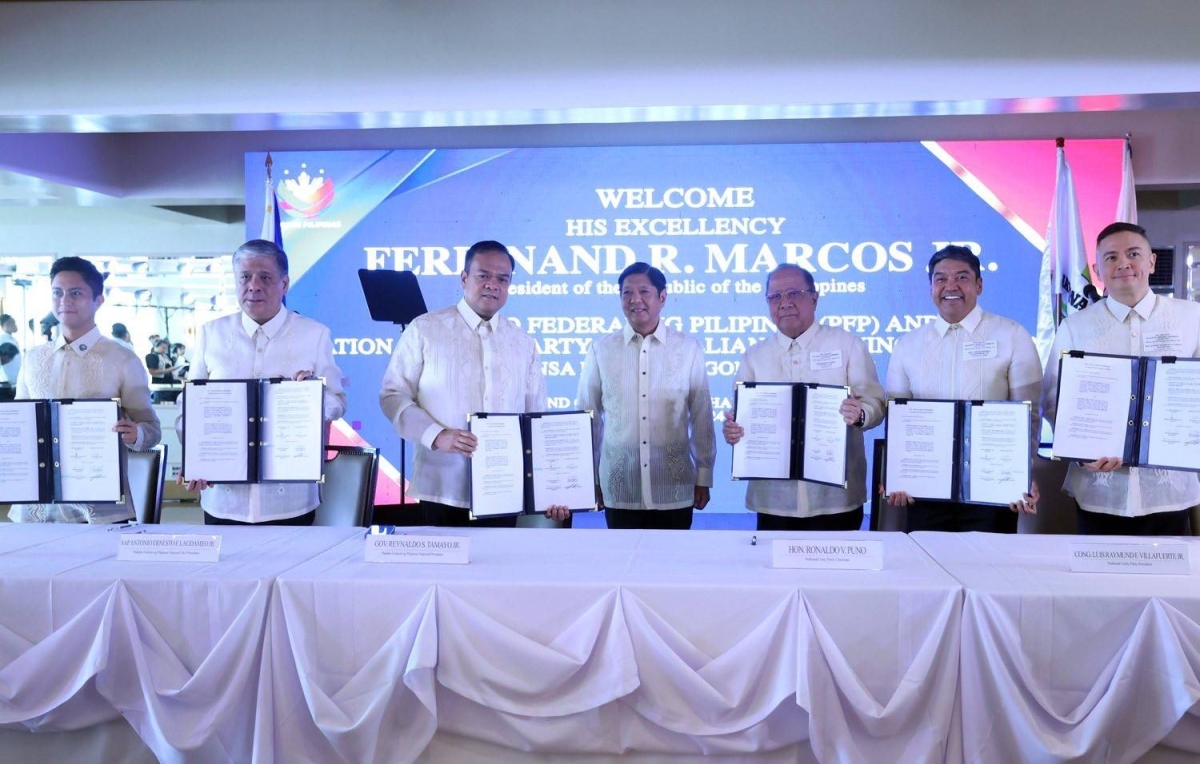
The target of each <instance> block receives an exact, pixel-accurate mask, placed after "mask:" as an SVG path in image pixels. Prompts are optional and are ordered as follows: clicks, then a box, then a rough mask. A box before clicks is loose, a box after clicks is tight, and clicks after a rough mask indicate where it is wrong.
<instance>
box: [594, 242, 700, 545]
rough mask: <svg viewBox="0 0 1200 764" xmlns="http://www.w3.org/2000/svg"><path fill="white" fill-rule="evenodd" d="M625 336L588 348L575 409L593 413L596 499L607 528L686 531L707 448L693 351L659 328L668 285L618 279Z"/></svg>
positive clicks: (654, 277) (640, 268)
mask: <svg viewBox="0 0 1200 764" xmlns="http://www.w3.org/2000/svg"><path fill="white" fill-rule="evenodd" d="M617 285H618V288H619V290H620V295H621V310H622V311H623V312H624V313H625V320H626V323H625V328H624V329H622V330H621V331H619V332H614V333H612V334H610V335H608V336H606V337H601V338H600V339H598V340H596V341H595V342H593V343H592V345H591V347H589V348H588V353H587V358H586V360H585V361H584V363H583V372H582V373H581V374H580V377H579V392H578V394H577V396H576V400H575V406H576V408H581V409H590V410H592V411H594V412H596V417H597V421H598V422H599V427H598V428H597V429H596V431H595V433H596V449H595V451H596V454H597V456H598V464H599V471H598V473H597V475H598V479H599V481H600V483H599V485H598V486H597V495H596V499H597V501H598V502H599V503H600V505H601V506H603V507H604V519H605V521H606V522H607V524H608V527H609V528H665V529H677V530H686V529H688V528H691V527H692V510H693V508H694V509H704V507H705V506H707V505H708V499H709V488H711V487H712V468H713V461H714V460H715V459H716V448H717V446H716V438H715V436H714V434H713V413H712V399H711V397H710V396H709V392H708V373H707V371H706V369H705V366H704V350H703V349H702V348H701V347H700V343H699V342H697V341H696V340H694V339H692V338H691V337H688V336H687V335H685V334H683V333H682V332H680V331H677V330H675V329H672V328H671V327H669V326H667V325H666V324H665V323H663V322H662V320H661V316H662V310H663V307H664V306H665V305H666V304H667V279H666V276H664V275H663V273H662V271H660V270H659V269H657V268H655V267H653V266H650V265H648V264H646V263H634V264H633V265H630V266H629V267H628V268H626V269H625V270H624V271H623V272H622V273H621V275H620V277H619V278H618V279H617Z"/></svg>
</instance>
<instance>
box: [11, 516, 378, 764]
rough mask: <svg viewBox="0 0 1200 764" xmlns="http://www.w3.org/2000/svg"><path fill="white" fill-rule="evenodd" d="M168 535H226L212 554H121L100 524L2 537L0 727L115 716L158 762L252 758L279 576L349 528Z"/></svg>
mask: <svg viewBox="0 0 1200 764" xmlns="http://www.w3.org/2000/svg"><path fill="white" fill-rule="evenodd" d="M170 531H172V532H176V533H209V534H219V535H221V536H222V537H223V538H222V549H221V561H220V563H217V564H198V563H155V562H139V563H118V562H117V561H116V552H117V545H118V539H119V537H120V534H121V533H122V531H110V530H108V528H106V527H95V526H93V527H89V526H79V525H28V526H25V525H20V526H17V525H14V526H13V527H10V528H6V529H5V530H4V531H3V532H0V724H4V725H9V726H10V727H14V726H15V727H20V728H25V729H28V730H31V731H39V732H41V731H55V730H78V729H82V728H85V727H88V726H91V725H94V724H98V723H101V722H106V721H109V720H112V719H115V718H117V717H118V716H123V717H124V718H125V719H126V720H127V721H128V722H129V724H130V725H131V726H132V727H133V729H134V730H135V731H136V732H137V733H138V735H139V736H140V737H141V738H142V740H143V741H145V743H146V745H147V746H148V747H149V748H150V749H151V750H152V751H153V752H154V753H155V755H156V756H157V757H158V758H159V760H160V761H202V762H209V761H214V762H217V761H220V762H224V761H229V762H235V761H236V762H244V761H247V760H249V757H250V751H251V742H252V732H253V715H254V706H255V700H256V696H257V681H258V677H259V673H260V672H259V663H260V658H261V643H262V637H263V627H264V625H265V621H266V610H267V604H268V602H269V599H270V589H271V586H272V583H273V581H274V577H275V575H277V574H278V573H280V572H282V571H284V570H286V569H288V568H290V567H292V566H294V565H295V564H297V563H298V562H300V561H302V560H306V559H309V558H311V557H312V556H314V555H316V554H318V553H319V552H321V551H323V550H325V549H328V548H329V547H331V546H333V545H334V544H336V543H338V542H339V541H341V540H343V539H344V538H346V537H347V536H348V535H350V534H352V533H354V530H353V529H345V528H343V529H332V528H331V529H256V528H231V527H222V528H214V527H209V528H205V527H203V526H198V527H187V526H177V527H171V528H170ZM123 532H126V533H128V532H130V531H123Z"/></svg>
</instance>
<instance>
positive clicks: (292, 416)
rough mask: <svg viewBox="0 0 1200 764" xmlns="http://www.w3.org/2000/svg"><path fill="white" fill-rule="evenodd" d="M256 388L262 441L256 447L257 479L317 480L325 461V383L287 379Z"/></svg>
mask: <svg viewBox="0 0 1200 764" xmlns="http://www.w3.org/2000/svg"><path fill="white" fill-rule="evenodd" d="M259 390H261V391H262V402H261V404H260V405H261V407H262V417H263V418H262V424H261V429H260V430H259V435H260V436H261V438H262V442H263V443H264V444H265V445H263V446H262V447H261V450H260V451H259V459H260V463H261V465H262V469H261V471H260V472H259V479H261V480H294V481H305V482H312V483H316V482H319V481H320V480H321V473H322V468H323V467H324V464H325V449H324V436H325V384H324V383H323V382H322V381H321V380H319V379H306V380H304V381H303V382H297V381H295V380H290V379H288V380H283V381H281V382H268V383H266V384H263V385H260V386H259Z"/></svg>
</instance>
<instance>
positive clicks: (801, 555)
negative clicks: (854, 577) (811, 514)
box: [771, 539, 883, 570]
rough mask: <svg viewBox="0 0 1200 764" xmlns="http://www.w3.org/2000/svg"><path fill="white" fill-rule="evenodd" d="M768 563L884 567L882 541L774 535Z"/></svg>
mask: <svg viewBox="0 0 1200 764" xmlns="http://www.w3.org/2000/svg"><path fill="white" fill-rule="evenodd" d="M771 567H772V568H824V569H834V570H883V542H882V541H837V540H833V539H830V540H825V539H819V540H817V539H807V540H805V539H791V540H789V539H777V540H776V541H774V542H773V543H772V546H771Z"/></svg>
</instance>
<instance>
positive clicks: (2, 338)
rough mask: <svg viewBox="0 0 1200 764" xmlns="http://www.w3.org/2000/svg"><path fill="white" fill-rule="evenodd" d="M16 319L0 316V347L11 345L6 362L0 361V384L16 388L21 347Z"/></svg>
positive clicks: (19, 369)
mask: <svg viewBox="0 0 1200 764" xmlns="http://www.w3.org/2000/svg"><path fill="white" fill-rule="evenodd" d="M16 332H17V319H15V318H13V317H12V316H10V315H8V314H7V313H4V314H0V345H11V346H12V347H13V352H12V353H11V354H10V355H9V358H8V360H7V361H4V360H0V382H7V383H8V384H10V385H12V386H14V387H15V386H16V384H17V377H18V376H19V375H20V372H21V346H20V344H19V343H18V342H17V337H16Z"/></svg>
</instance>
